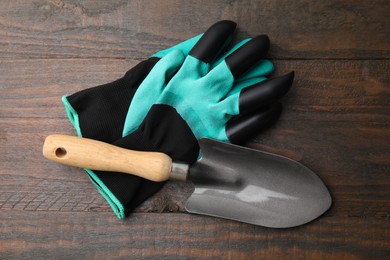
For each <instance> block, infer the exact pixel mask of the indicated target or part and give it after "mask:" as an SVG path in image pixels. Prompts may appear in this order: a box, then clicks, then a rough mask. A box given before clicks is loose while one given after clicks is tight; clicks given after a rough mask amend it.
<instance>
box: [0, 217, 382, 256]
mask: <svg viewBox="0 0 390 260" xmlns="http://www.w3.org/2000/svg"><path fill="white" fill-rule="evenodd" d="M0 221H1V222H2V223H3V224H2V225H1V227H0V237H1V242H2V245H1V247H0V255H1V256H2V257H3V258H6V259H8V258H17V259H30V258H31V257H34V259H48V258H50V259H52V258H60V259H62V258H88V259H91V258H92V259H95V258H97V259H116V258H120V259H128V258H132V259H141V258H142V259H143V258H148V259H149V258H151V259H162V258H166V259H188V258H190V259H192V258H194V259H199V258H202V259H264V258H265V259H385V258H386V257H388V255H389V253H390V250H389V248H388V240H389V238H390V237H389V236H390V234H389V228H390V225H389V222H388V220H385V219H377V218H364V219H363V218H345V217H330V218H329V217H324V218H321V219H319V220H316V221H315V222H313V223H312V224H311V225H305V226H301V227H297V228H292V229H269V228H262V227H258V226H253V225H248V224H243V223H239V222H233V221H229V220H221V219H216V218H212V217H205V216H196V215H190V214H151V213H137V214H134V215H132V217H131V218H129V219H126V220H125V221H118V219H117V218H116V217H114V216H113V215H112V214H110V213H76V214H75V213H57V214H55V215H54V214H53V213H51V212H26V211H17V210H14V211H13V212H12V217H11V215H10V212H9V211H4V210H2V211H0Z"/></svg>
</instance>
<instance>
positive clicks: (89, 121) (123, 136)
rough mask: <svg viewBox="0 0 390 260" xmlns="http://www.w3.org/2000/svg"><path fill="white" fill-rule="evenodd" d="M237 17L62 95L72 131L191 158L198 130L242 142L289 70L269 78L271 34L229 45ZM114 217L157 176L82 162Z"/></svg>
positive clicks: (280, 91)
mask: <svg viewBox="0 0 390 260" xmlns="http://www.w3.org/2000/svg"><path fill="white" fill-rule="evenodd" d="M235 28H236V24H235V23H234V22H232V21H220V22H218V23H216V24H214V25H212V26H211V27H210V28H209V29H208V30H207V31H206V32H205V33H204V34H201V35H198V36H196V37H194V38H192V39H189V40H186V41H184V42H182V43H179V44H178V45H175V46H173V47H171V48H168V49H166V50H162V51H159V52H157V53H155V54H154V55H153V56H152V57H150V58H149V59H147V60H145V61H142V62H140V63H139V64H138V65H137V66H135V67H134V68H132V69H130V70H129V71H128V72H127V73H126V74H125V75H124V76H123V77H122V78H120V79H118V80H116V81H114V82H112V83H108V84H105V85H101V86H97V87H94V88H90V89H85V90H83V91H80V92H77V93H75V94H73V95H69V96H64V97H63V99H62V100H63V103H64V105H65V108H66V111H67V114H68V117H69V119H70V121H71V123H72V124H73V126H74V127H75V129H76V131H77V134H78V135H79V136H82V137H86V138H91V139H95V140H99V141H103V142H107V143H110V144H113V145H116V146H119V147H123V148H127V149H132V150H139V151H155V152H163V153H165V154H167V155H169V156H170V157H171V158H172V159H173V160H174V161H181V162H185V163H188V164H191V163H194V162H195V161H196V160H197V159H198V157H199V155H200V150H199V145H198V140H199V139H200V138H202V137H208V138H213V139H216V140H220V141H225V142H231V143H235V144H240V143H242V142H244V141H245V140H247V139H248V138H250V137H252V136H253V135H254V134H257V133H258V132H259V131H261V130H262V129H264V128H267V127H268V126H270V125H271V124H272V123H274V122H275V121H276V120H277V118H278V117H279V115H280V113H281V105H280V103H279V102H278V99H280V98H281V97H282V96H283V95H284V94H286V92H287V91H288V90H289V88H290V86H291V84H292V82H293V78H294V74H293V72H290V73H289V74H286V75H285V76H282V77H278V78H273V79H267V78H266V76H268V75H270V74H271V73H272V72H273V64H272V63H271V62H270V61H269V60H265V59H264V57H265V56H266V54H267V51H268V49H269V45H270V43H269V39H268V37H267V36H266V35H260V36H257V37H255V38H253V39H246V40H244V41H242V42H240V43H238V44H237V45H235V46H232V47H231V46H230V42H231V39H232V36H233V34H234V31H235ZM86 171H87V173H88V175H89V177H90V179H91V181H92V183H93V184H94V185H95V186H96V187H97V189H98V190H99V191H100V193H101V194H102V195H103V197H104V198H105V199H106V200H107V202H108V203H109V204H110V206H111V207H112V209H113V211H114V212H115V213H116V215H117V216H118V217H119V218H124V217H125V216H127V215H128V214H130V213H131V212H132V211H133V210H134V209H135V208H136V207H137V206H138V205H139V204H141V203H142V202H143V201H144V200H146V199H147V198H148V197H150V196H151V195H153V194H154V193H156V192H157V191H158V190H159V189H160V188H161V187H162V186H163V185H164V183H162V182H152V181H149V180H146V179H143V178H141V177H137V176H132V175H129V174H124V173H117V172H104V171H96V170H94V171H92V170H90V169H86Z"/></svg>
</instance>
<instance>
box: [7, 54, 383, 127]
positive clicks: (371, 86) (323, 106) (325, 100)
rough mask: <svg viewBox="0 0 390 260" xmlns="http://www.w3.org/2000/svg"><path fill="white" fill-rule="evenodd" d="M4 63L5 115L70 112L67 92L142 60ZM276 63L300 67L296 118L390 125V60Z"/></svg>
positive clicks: (293, 106)
mask: <svg viewBox="0 0 390 260" xmlns="http://www.w3.org/2000/svg"><path fill="white" fill-rule="evenodd" d="M0 64H1V66H2V67H3V68H4V69H3V70H0V78H1V79H2V83H1V88H0V99H1V103H0V109H1V110H0V117H29V118H31V117H45V118H47V117H53V118H64V117H65V116H66V115H65V113H64V111H63V109H62V104H61V101H60V97H61V96H62V95H65V94H72V93H74V92H76V91H79V90H82V89H85V88H88V87H92V86H96V85H100V84H104V83H107V82H110V81H113V80H115V79H117V78H119V77H121V76H122V75H124V73H125V72H126V70H127V69H129V68H131V67H133V66H134V65H135V64H137V61H135V60H112V59H108V60H106V59H103V60H94V59H33V60H12V61H11V60H5V61H0ZM275 66H276V68H277V69H276V72H275V75H281V74H283V73H286V72H288V71H291V70H295V72H296V77H295V81H294V84H293V88H292V89H291V91H290V92H289V93H288V94H287V96H286V98H285V102H284V103H285V104H286V111H287V112H288V113H290V112H292V113H294V114H295V115H294V117H291V115H288V116H289V117H290V119H294V121H295V120H304V121H312V119H313V116H315V117H316V120H320V121H323V122H331V123H335V122H337V124H349V123H354V124H358V125H359V126H367V125H369V126H372V125H377V126H384V125H388V122H389V114H390V113H389V112H390V111H389V106H388V103H389V96H390V95H389V92H390V90H389V88H388V83H389V82H390V72H389V71H390V63H389V62H388V61H386V60H370V61H348V60H341V61H334V60H332V61H323V60H321V61H320V60H318V61H317V60H316V61H306V60H284V61H277V62H276V63H275ZM313 113H315V114H316V115H313ZM291 122H293V121H291Z"/></svg>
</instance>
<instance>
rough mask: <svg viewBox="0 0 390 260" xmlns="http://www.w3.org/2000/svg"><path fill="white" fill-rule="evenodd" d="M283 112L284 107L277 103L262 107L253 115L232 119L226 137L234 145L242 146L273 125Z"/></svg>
mask: <svg viewBox="0 0 390 260" xmlns="http://www.w3.org/2000/svg"><path fill="white" fill-rule="evenodd" d="M281 112H282V105H281V104H280V103H278V102H275V103H273V104H271V105H269V106H266V107H261V108H260V109H258V110H257V111H255V112H252V113H251V114H247V115H244V116H241V117H238V118H232V119H231V120H229V122H228V123H227V124H226V136H227V137H228V139H229V141H230V142H231V143H234V144H242V143H244V142H245V141H246V140H248V139H250V138H252V137H253V136H254V135H255V134H257V133H258V132H259V130H264V129H266V128H268V127H270V126H271V125H273V124H274V123H275V122H276V121H277V119H278V118H279V116H280V114H281Z"/></svg>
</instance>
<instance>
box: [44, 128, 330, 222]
mask: <svg viewBox="0 0 390 260" xmlns="http://www.w3.org/2000/svg"><path fill="white" fill-rule="evenodd" d="M199 144H200V148H201V158H200V159H199V160H198V161H197V162H195V163H194V164H192V165H187V164H183V163H180V162H172V159H171V158H170V157H169V156H167V155H165V154H163V153H157V152H139V151H132V150H127V149H124V148H120V147H116V146H113V145H110V144H107V143H103V142H100V141H95V140H92V139H86V138H79V137H73V136H64V135H51V136H48V137H47V138H46V140H45V144H44V146H43V154H44V156H45V157H46V158H48V159H50V160H53V161H56V162H59V163H62V164H66V165H71V166H77V167H82V168H88V169H92V170H102V171H116V172H123V173H129V174H133V175H137V176H140V177H143V178H146V179H149V180H152V181H165V180H168V179H176V180H183V181H185V180H187V181H191V182H192V183H193V184H194V185H195V191H194V193H193V194H192V195H191V196H190V197H189V199H188V200H187V203H186V210H187V211H188V212H190V213H197V214H204V215H210V216H215V217H221V218H226V219H232V220H236V221H241V222H246V223H250V224H255V225H260V226H265V227H273V228H287V227H294V226H298V225H302V224H305V223H307V222H309V221H311V220H313V219H315V218H317V217H318V216H320V215H321V214H323V213H324V212H325V211H326V210H327V209H328V208H329V207H330V205H331V202H332V200H331V197H330V194H329V192H328V190H327V188H326V187H325V185H324V183H323V182H322V181H321V180H320V178H319V177H318V176H317V175H316V174H315V173H313V172H312V171H311V170H310V169H308V168H307V167H305V166H303V165H302V164H300V163H298V162H296V161H293V160H291V159H288V158H285V157H282V156H278V155H275V154H271V153H266V152H261V151H258V150H253V149H249V148H245V147H242V146H237V145H232V144H228V143H224V142H220V141H215V140H212V139H208V138H202V139H200V140H199Z"/></svg>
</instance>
